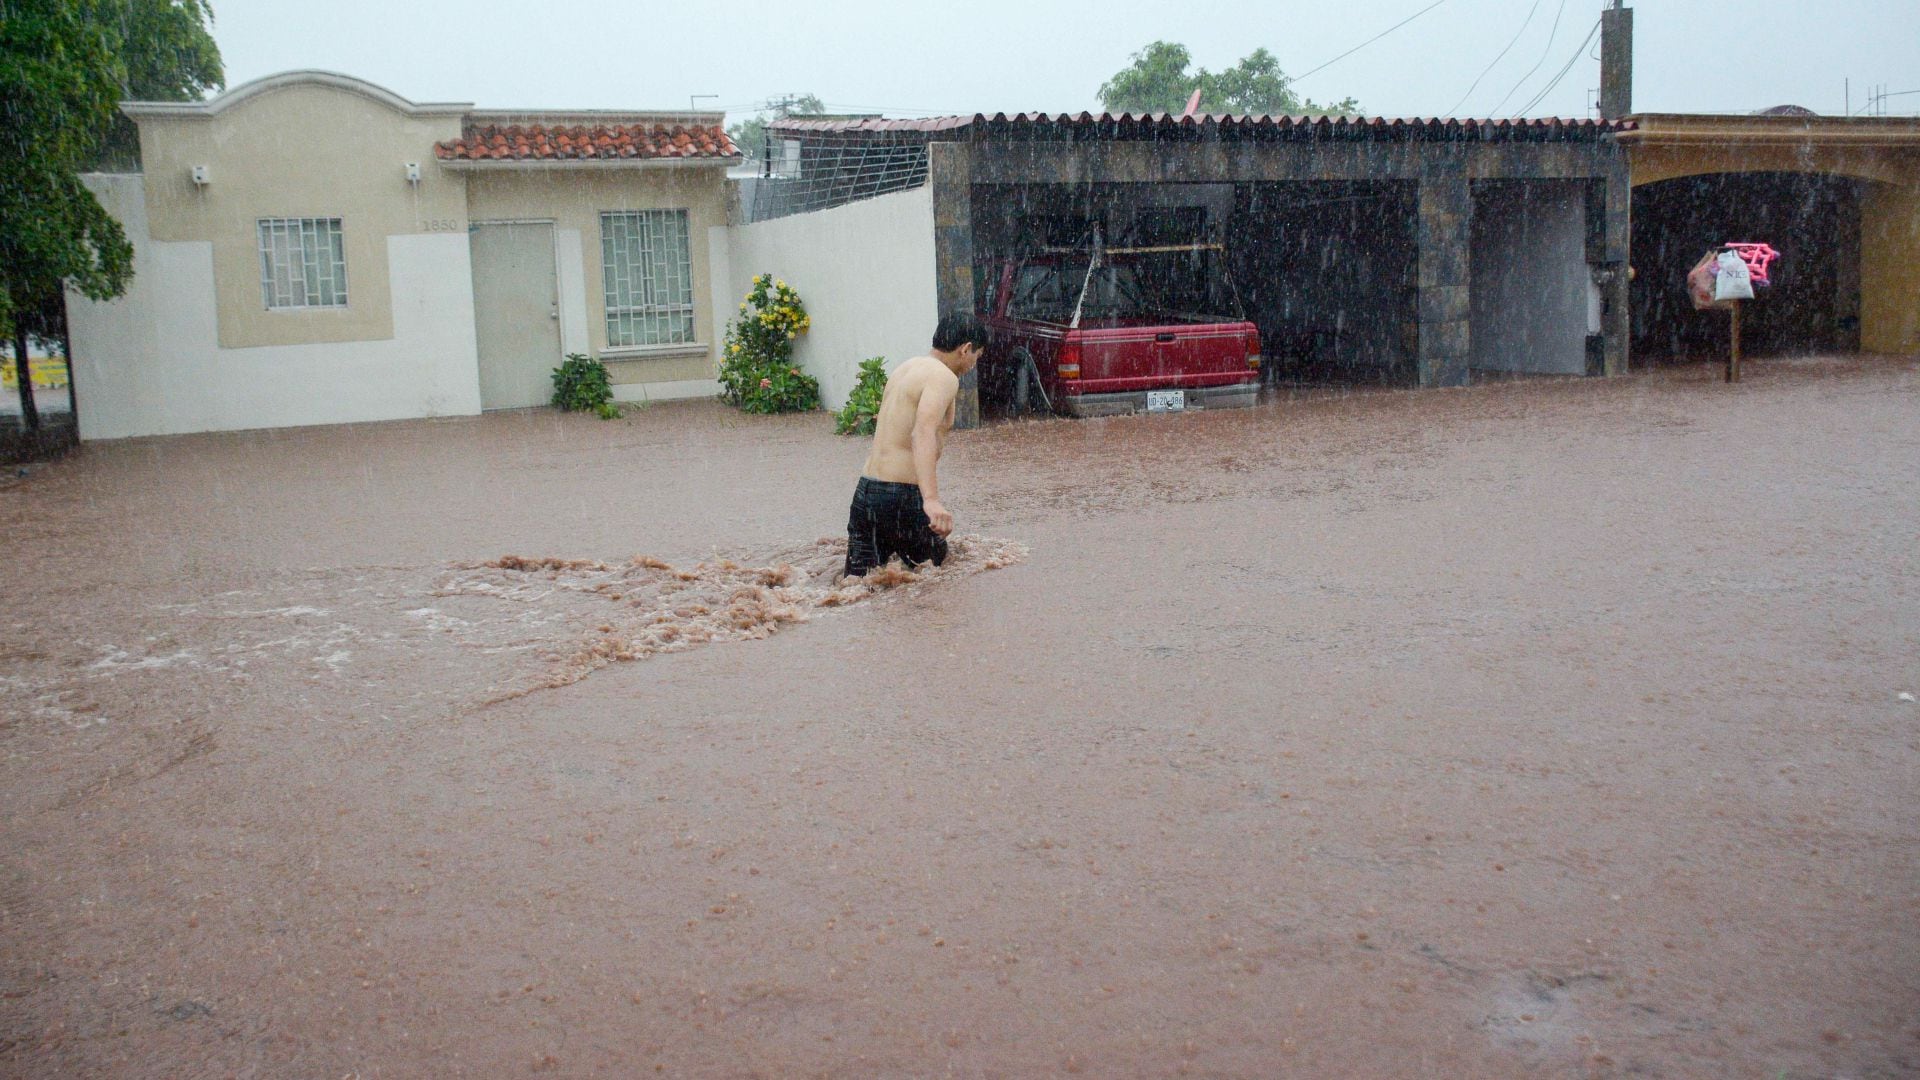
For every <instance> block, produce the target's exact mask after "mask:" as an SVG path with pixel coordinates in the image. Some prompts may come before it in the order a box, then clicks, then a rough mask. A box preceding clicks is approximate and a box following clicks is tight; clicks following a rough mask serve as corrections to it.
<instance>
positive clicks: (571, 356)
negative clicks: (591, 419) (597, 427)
mask: <svg viewBox="0 0 1920 1080" xmlns="http://www.w3.org/2000/svg"><path fill="white" fill-rule="evenodd" d="M553 407H554V408H556V409H559V410H561V411H563V412H590V413H592V414H594V415H595V416H598V417H599V418H600V419H602V420H614V419H618V418H619V416H620V406H618V405H616V404H614V402H613V383H612V382H611V381H610V380H609V379H608V377H607V365H605V364H603V363H601V362H600V361H598V360H595V359H593V358H592V357H588V356H582V355H580V354H579V353H568V354H567V359H566V362H565V363H563V364H561V365H560V366H559V367H557V368H554V369H553Z"/></svg>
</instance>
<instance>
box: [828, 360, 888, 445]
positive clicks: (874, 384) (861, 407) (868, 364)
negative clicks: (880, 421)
mask: <svg viewBox="0 0 1920 1080" xmlns="http://www.w3.org/2000/svg"><path fill="white" fill-rule="evenodd" d="M886 363H887V358H886V357H884V356H876V357H874V358H873V359H871V360H862V361H860V381H859V382H856V383H854V384H853V393H851V394H848V395H847V403H846V404H845V405H843V406H841V408H840V411H839V412H837V413H835V414H833V430H835V431H837V432H839V433H840V434H842V435H871V434H873V418H874V417H875V416H876V415H878V414H879V412H880V396H881V395H882V394H884V393H886V392H887V371H886Z"/></svg>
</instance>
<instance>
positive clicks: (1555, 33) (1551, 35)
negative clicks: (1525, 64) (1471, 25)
mask: <svg viewBox="0 0 1920 1080" xmlns="http://www.w3.org/2000/svg"><path fill="white" fill-rule="evenodd" d="M1566 13H1567V0H1560V7H1559V8H1558V9H1556V10H1555V11H1554V13H1553V29H1552V30H1549V31H1547V47H1546V48H1544V49H1541V50H1540V59H1538V60H1535V61H1534V62H1533V66H1532V67H1530V68H1528V69H1527V73H1526V74H1525V75H1522V76H1520V81H1519V82H1517V83H1514V84H1513V89H1512V90H1509V91H1507V96H1506V97H1503V98H1501V99H1500V101H1499V103H1498V104H1496V105H1494V107H1493V108H1492V109H1489V110H1488V111H1487V115H1488V116H1498V115H1499V114H1500V109H1501V108H1502V106H1504V105H1506V103H1507V102H1508V100H1509V99H1511V98H1512V97H1513V95H1514V94H1516V93H1518V92H1519V90H1520V88H1521V87H1522V86H1525V85H1526V84H1527V80H1528V79H1531V78H1533V73H1534V72H1536V71H1539V70H1540V65H1541V64H1544V63H1546V62H1547V54H1548V53H1551V52H1552V51H1553V42H1554V39H1555V38H1558V37H1559V36H1560V16H1562V15H1565V14H1566Z"/></svg>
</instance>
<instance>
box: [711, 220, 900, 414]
mask: <svg viewBox="0 0 1920 1080" xmlns="http://www.w3.org/2000/svg"><path fill="white" fill-rule="evenodd" d="M707 235H708V243H709V248H710V250H711V252H712V261H711V263H710V264H709V265H710V272H711V274H712V283H713V289H712V293H713V297H714V301H713V303H714V314H713V323H714V327H715V335H716V337H718V336H720V335H723V334H724V333H725V331H726V327H727V326H728V325H729V324H731V323H732V322H733V320H734V319H736V318H738V317H739V314H740V302H741V300H742V299H743V298H744V297H745V296H746V294H747V293H748V292H749V291H751V290H752V287H753V279H754V276H755V275H757V274H763V273H768V274H772V275H774V277H776V278H778V279H779V280H782V281H785V282H786V283H787V284H788V285H790V286H792V287H793V288H794V289H795V290H796V291H797V292H799V294H800V300H801V302H802V303H804V304H805V305H806V308H807V314H808V315H809V316H810V317H811V318H812V320H813V325H812V327H811V328H810V329H809V330H808V331H807V332H806V333H804V334H802V335H801V336H800V337H799V339H798V340H797V341H796V342H795V348H794V359H795V360H796V361H798V362H799V364H800V367H801V369H802V370H804V371H805V372H807V374H809V375H812V376H813V377H815V378H817V379H819V380H820V398H821V402H822V404H824V405H825V406H826V407H827V408H829V409H838V408H840V407H841V406H843V405H845V404H846V401H847V396H848V395H849V394H851V393H852V392H853V387H854V384H855V382H856V381H857V380H858V379H859V376H860V361H862V360H865V359H868V358H869V357H874V356H884V357H886V358H887V370H889V371H891V370H893V368H894V366H895V365H897V364H899V363H900V362H901V361H903V360H906V359H908V358H909V357H913V356H921V355H924V354H925V353H926V351H927V349H928V347H929V346H930V344H931V341H932V338H933V328H934V324H935V323H936V322H937V321H938V315H937V310H938V309H937V307H936V305H935V285H934V276H935V266H934V229H933V194H932V190H931V188H930V187H925V186H923V187H918V188H915V189H913V190H911V191H902V192H898V193H895V194H892V195H881V196H878V197H876V198H872V199H864V200H861V201H859V202H854V203H848V204H847V205H845V206H838V207H834V208H833V209H831V210H820V211H816V212H814V213H810V214H795V215H793V216H792V217H784V218H775V219H773V220H771V221H759V222H754V223H753V224H750V225H733V226H728V227H719V226H715V227H713V228H710V229H709V230H708V231H707Z"/></svg>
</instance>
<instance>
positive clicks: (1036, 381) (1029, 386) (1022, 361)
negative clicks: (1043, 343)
mask: <svg viewBox="0 0 1920 1080" xmlns="http://www.w3.org/2000/svg"><path fill="white" fill-rule="evenodd" d="M1012 360H1013V413H1014V415H1015V416H1024V415H1026V414H1027V413H1028V412H1029V411H1031V410H1032V409H1033V407H1034V403H1035V400H1036V399H1038V400H1039V401H1045V400H1046V397H1047V391H1046V389H1045V388H1044V387H1042V386H1041V385H1040V369H1039V368H1038V367H1036V366H1035V365H1034V362H1033V354H1032V353H1029V352H1028V351H1027V350H1025V349H1016V350H1014V353H1013V357H1012Z"/></svg>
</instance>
